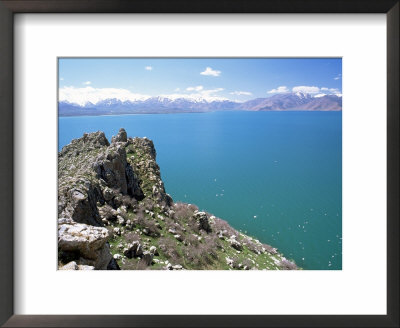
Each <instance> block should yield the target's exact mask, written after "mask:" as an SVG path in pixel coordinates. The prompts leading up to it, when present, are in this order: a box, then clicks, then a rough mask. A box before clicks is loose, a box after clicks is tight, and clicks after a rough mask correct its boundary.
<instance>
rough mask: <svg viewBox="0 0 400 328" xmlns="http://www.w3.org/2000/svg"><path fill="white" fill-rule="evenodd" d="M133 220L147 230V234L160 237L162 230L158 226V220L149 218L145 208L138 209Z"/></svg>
mask: <svg viewBox="0 0 400 328" xmlns="http://www.w3.org/2000/svg"><path fill="white" fill-rule="evenodd" d="M132 222H133V223H134V224H135V225H137V226H139V227H140V228H142V229H143V230H145V231H146V235H148V236H151V237H159V236H160V230H159V229H158V228H157V226H156V222H154V220H150V219H148V218H147V217H146V216H145V214H144V212H143V210H141V211H138V212H137V213H136V216H135V218H134V219H132Z"/></svg>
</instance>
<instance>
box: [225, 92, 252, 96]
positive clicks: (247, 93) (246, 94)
mask: <svg viewBox="0 0 400 328" xmlns="http://www.w3.org/2000/svg"><path fill="white" fill-rule="evenodd" d="M230 94H231V95H236V96H251V95H252V93H251V92H248V91H233V92H231V93H230Z"/></svg>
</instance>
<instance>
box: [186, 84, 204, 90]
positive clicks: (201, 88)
mask: <svg viewBox="0 0 400 328" xmlns="http://www.w3.org/2000/svg"><path fill="white" fill-rule="evenodd" d="M201 90H203V86H202V85H198V86H197V87H187V88H186V91H201Z"/></svg>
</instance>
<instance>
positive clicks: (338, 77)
mask: <svg viewBox="0 0 400 328" xmlns="http://www.w3.org/2000/svg"><path fill="white" fill-rule="evenodd" d="M341 78H342V74H338V76H335V77H334V78H333V79H334V80H340V79H341Z"/></svg>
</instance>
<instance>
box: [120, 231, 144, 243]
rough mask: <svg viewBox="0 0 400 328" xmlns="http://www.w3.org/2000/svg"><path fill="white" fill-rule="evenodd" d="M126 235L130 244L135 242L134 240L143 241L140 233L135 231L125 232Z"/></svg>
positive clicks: (126, 239)
mask: <svg viewBox="0 0 400 328" xmlns="http://www.w3.org/2000/svg"><path fill="white" fill-rule="evenodd" d="M124 237H125V241H126V242H127V243H130V244H131V243H133V242H134V241H139V242H140V241H141V240H140V235H138V234H137V233H134V232H129V233H127V234H125V235H124Z"/></svg>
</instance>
